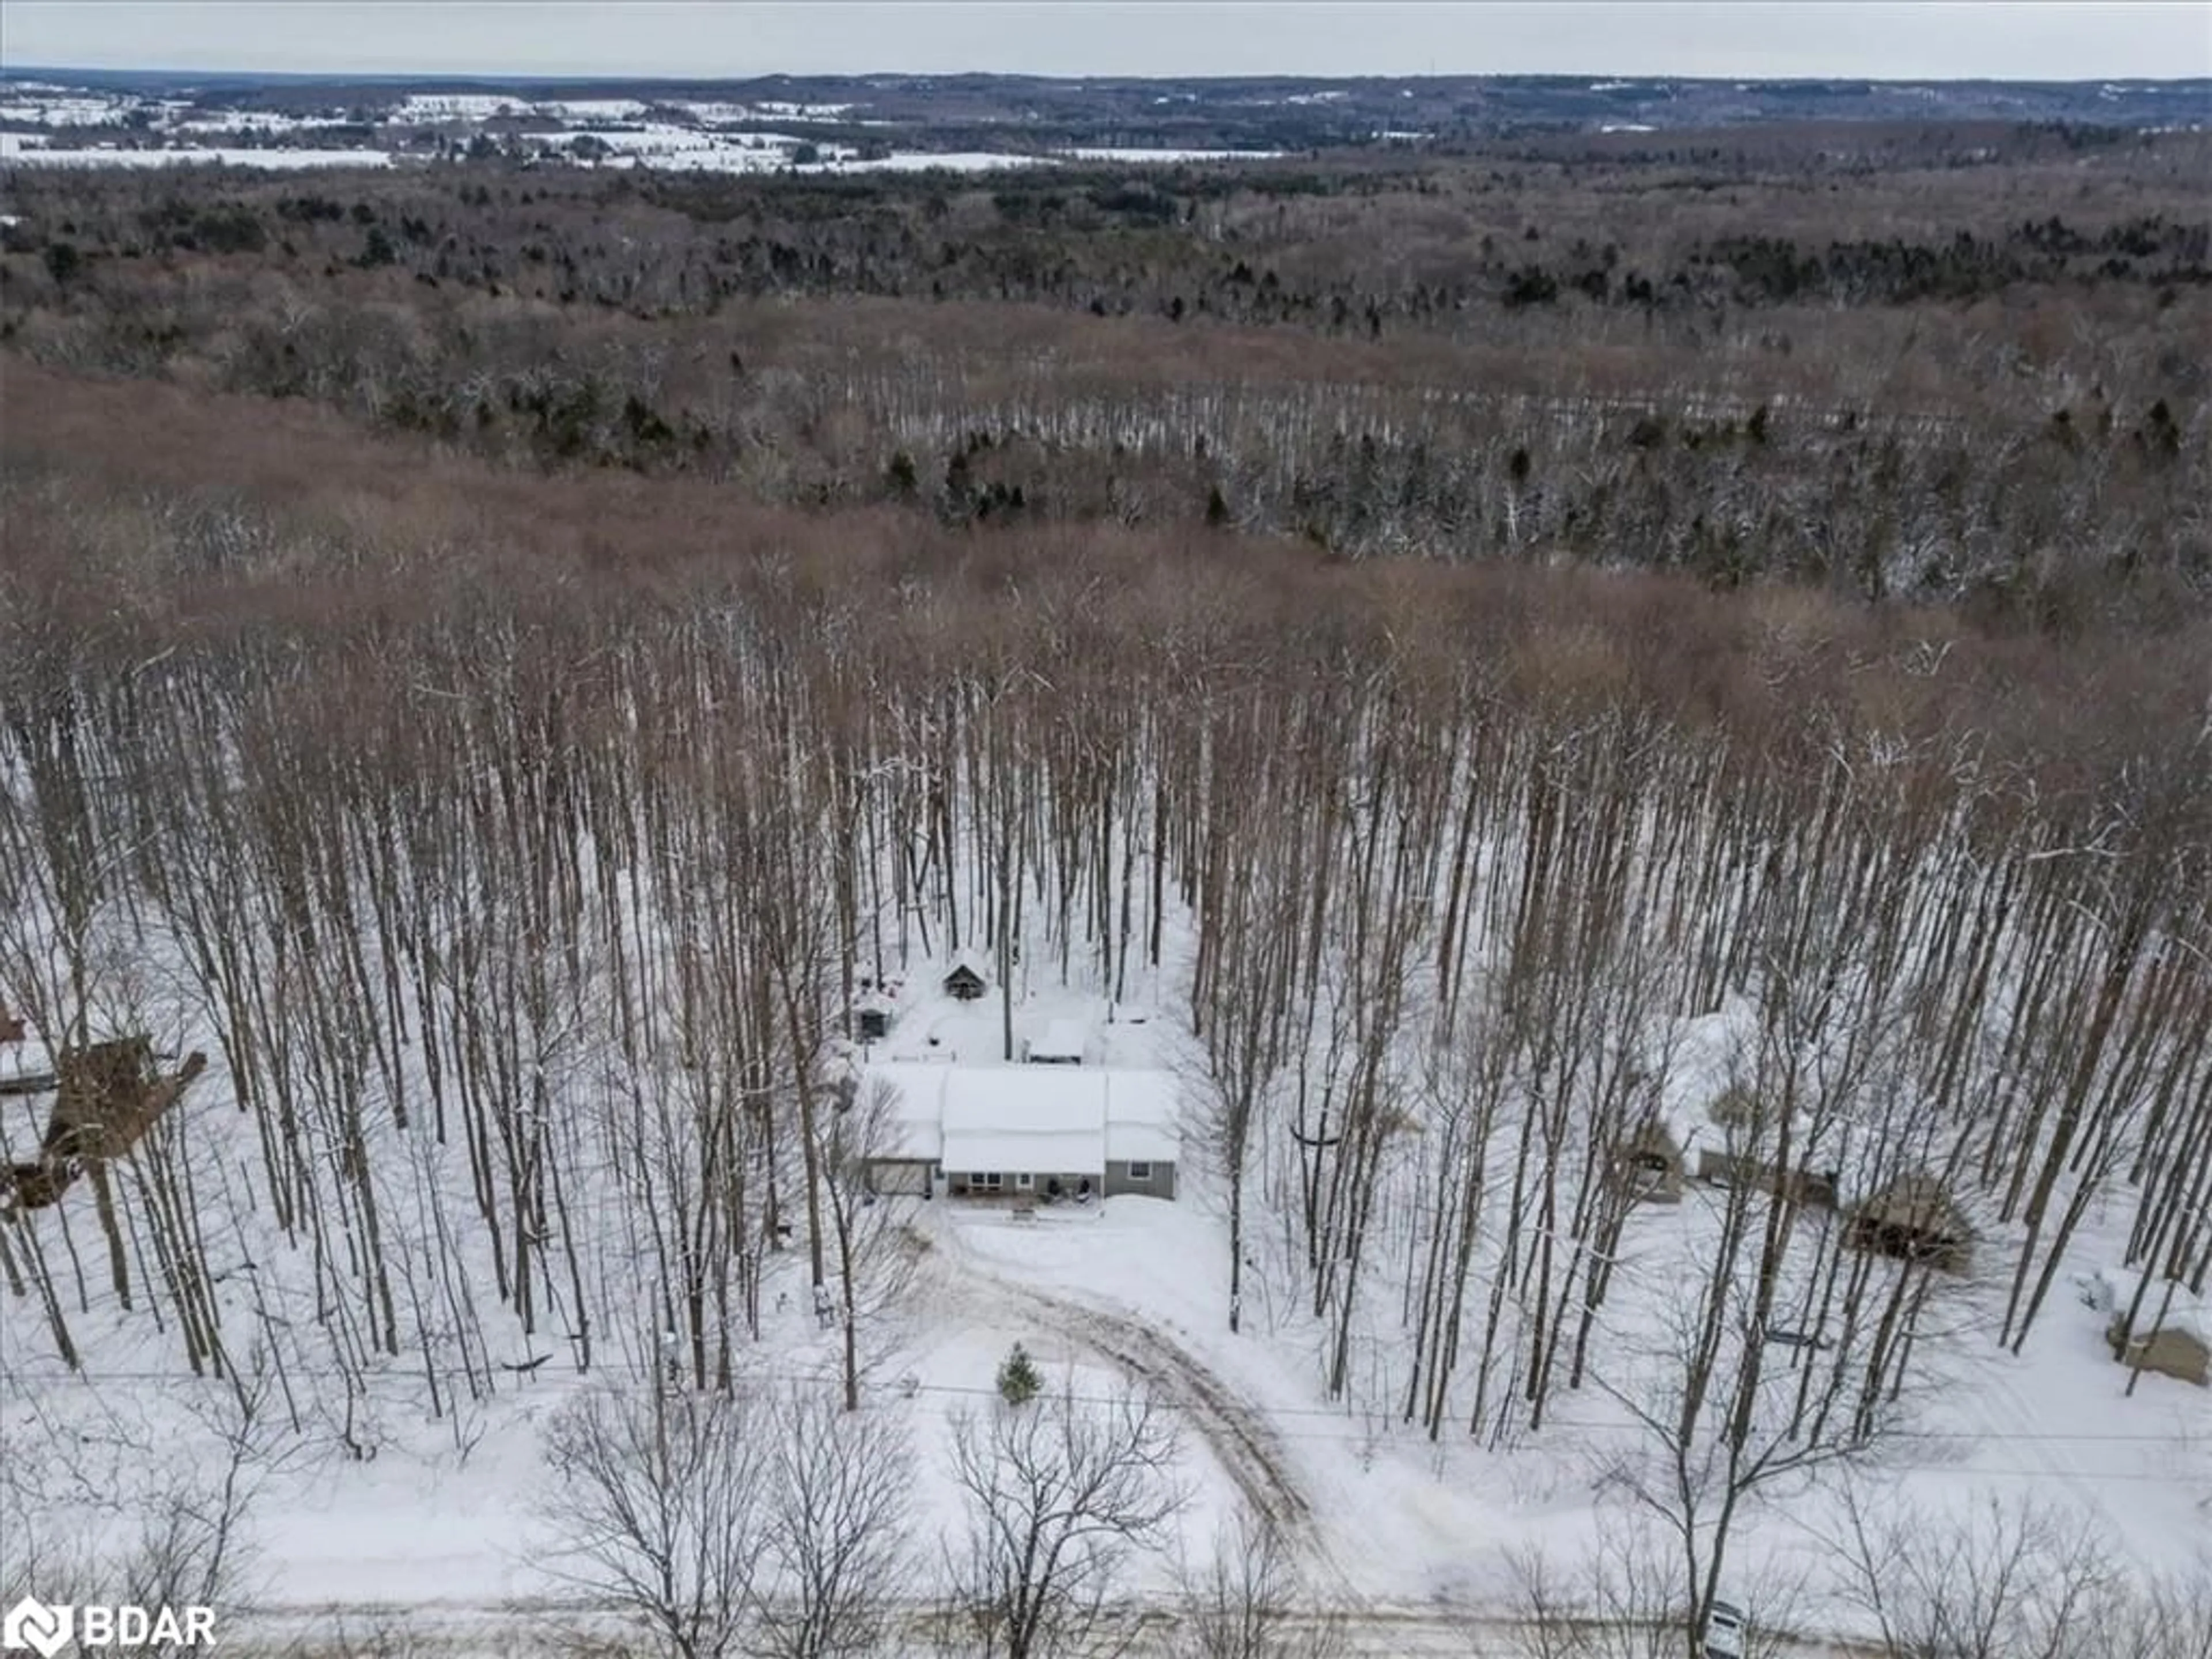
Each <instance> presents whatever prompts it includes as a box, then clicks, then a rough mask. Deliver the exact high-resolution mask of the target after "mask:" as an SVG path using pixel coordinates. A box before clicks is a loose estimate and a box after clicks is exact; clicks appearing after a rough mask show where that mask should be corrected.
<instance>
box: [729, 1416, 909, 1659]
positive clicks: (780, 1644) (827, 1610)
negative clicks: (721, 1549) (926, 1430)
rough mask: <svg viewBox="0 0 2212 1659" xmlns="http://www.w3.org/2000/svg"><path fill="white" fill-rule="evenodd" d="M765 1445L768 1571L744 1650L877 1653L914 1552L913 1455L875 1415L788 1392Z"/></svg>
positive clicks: (803, 1656) (800, 1654) (765, 1656)
mask: <svg viewBox="0 0 2212 1659" xmlns="http://www.w3.org/2000/svg"><path fill="white" fill-rule="evenodd" d="M768 1426H769V1436H770V1437H771V1439H772V1440H773V1442H774V1447H775V1449H774V1450H773V1451H772V1452H771V1453H770V1454H769V1469H768V1476H769V1498H768V1500H767V1502H768V1513H767V1517H766V1525H765V1530H764V1538H763V1541H764V1544H765V1547H766V1559H767V1561H768V1563H769V1565H770V1566H771V1567H772V1568H773V1570H774V1576H773V1578H772V1580H771V1582H770V1583H769V1584H768V1585H767V1586H765V1588H766V1589H767V1592H768V1593H767V1595H765V1596H764V1597H763V1601H762V1602H761V1607H760V1617H759V1620H758V1626H759V1628H758V1632H757V1634H756V1635H755V1636H754V1637H753V1638H751V1640H750V1643H749V1644H748V1651H750V1652H751V1653H754V1654H757V1655H759V1656H762V1659H858V1656H860V1655H864V1654H869V1653H873V1652H877V1651H878V1650H879V1644H880V1643H881V1641H882V1639H883V1637H884V1631H885V1628H886V1626H887V1624H888V1621H889V1618H890V1613H891V1610H892V1608H893V1607H894V1606H895V1604H896V1601H897V1598H898V1595H899V1594H900V1592H901V1590H902V1589H904V1588H905V1586H906V1584H907V1582H908V1578H907V1570H908V1567H909V1566H910V1565H912V1560H913V1555H912V1550H911V1547H910V1545H909V1543H908V1534H907V1521H908V1492H909V1491H910V1490H911V1487H912V1483H913V1467H912V1462H913V1460H912V1458H911V1456H910V1455H909V1454H908V1445H907V1440H906V1437H905V1434H904V1432H903V1431H902V1430H901V1429H900V1428H899V1427H898V1425H896V1424H895V1423H892V1422H890V1421H889V1420H887V1419H884V1418H881V1417H878V1416H872V1415H869V1414H867V1413H856V1412H839V1411H837V1410H835V1409H834V1408H833V1407H831V1405H830V1403H829V1401H825V1400H823V1399H820V1398H818V1397H813V1396H801V1395H792V1396H790V1397H789V1398H787V1400H785V1401H782V1402H781V1404H780V1405H779V1406H778V1407H777V1409H776V1412H775V1415H774V1417H773V1418H772V1419H771V1420H770V1422H769V1425H768Z"/></svg>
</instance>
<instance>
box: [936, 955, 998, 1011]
mask: <svg viewBox="0 0 2212 1659" xmlns="http://www.w3.org/2000/svg"><path fill="white" fill-rule="evenodd" d="M989 967H990V964H989V963H987V962H985V961H984V960H983V954H982V952H981V951H962V952H960V954H959V955H958V956H957V957H953V958H952V971H951V973H949V974H947V975H945V995H947V996H949V997H953V998H957V1000H960V1001H962V1002H974V1001H975V1000H977V999H978V998H980V997H981V995H982V994H983V993H984V992H986V991H987V990H989V989H990V988H991V975H990V972H989Z"/></svg>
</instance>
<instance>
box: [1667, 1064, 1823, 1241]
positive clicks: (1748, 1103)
mask: <svg viewBox="0 0 2212 1659" xmlns="http://www.w3.org/2000/svg"><path fill="white" fill-rule="evenodd" d="M1706 1115H1707V1116H1709V1117H1711V1119H1712V1121H1713V1122H1714V1123H1716V1124H1717V1125H1718V1126H1719V1127H1720V1128H1721V1130H1722V1132H1723V1136H1724V1139H1723V1142H1722V1144H1720V1145H1718V1146H1702V1147H1700V1148H1699V1151H1698V1179H1699V1180H1700V1181H1705V1182H1711V1183H1712V1184H1713V1185H1714V1186H1716V1187H1749V1188H1754V1189H1756V1190H1758V1191H1761V1192H1766V1193H1771V1194H1773V1195H1774V1196H1775V1197H1777V1198H1783V1199H1788V1200H1791V1201H1793V1202H1795V1203H1798V1204H1804V1205H1812V1206H1817V1207H1819V1208H1820V1209H1824V1210H1832V1209H1834V1208H1835V1207H1836V1200H1837V1181H1838V1173H1837V1171H1835V1170H1808V1169H1806V1168H1804V1167H1803V1166H1802V1164H1799V1165H1797V1166H1796V1167H1794V1168H1788V1169H1785V1168H1784V1166H1783V1165H1782V1164H1781V1163H1779V1162H1778V1161H1777V1160H1776V1159H1775V1158H1773V1157H1772V1156H1771V1153H1772V1147H1771V1146H1764V1145H1754V1144H1753V1143H1755V1142H1760V1141H1764V1140H1766V1139H1770V1138H1777V1137H1775V1126H1773V1125H1771V1124H1768V1125H1762V1124H1761V1123H1760V1122H1759V1106H1758V1101H1757V1100H1756V1098H1755V1097H1753V1095H1752V1093H1751V1092H1750V1091H1749V1090H1747V1089H1746V1088H1744V1087H1743V1086H1742V1085H1741V1084H1738V1085H1732V1086H1730V1087H1729V1088H1728V1089H1726V1090H1724V1091H1723V1092H1722V1093H1721V1095H1720V1096H1719V1097H1718V1098H1717V1099H1716V1100H1715V1101H1714V1102H1713V1103H1712V1105H1711V1107H1709V1108H1708V1109H1707V1111H1706Z"/></svg>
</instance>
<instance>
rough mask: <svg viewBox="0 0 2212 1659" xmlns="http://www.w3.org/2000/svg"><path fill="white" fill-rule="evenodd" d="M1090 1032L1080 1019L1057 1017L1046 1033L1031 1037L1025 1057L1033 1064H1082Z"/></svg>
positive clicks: (1025, 1050)
mask: <svg viewBox="0 0 2212 1659" xmlns="http://www.w3.org/2000/svg"><path fill="white" fill-rule="evenodd" d="M1089 1036H1090V1033H1089V1032H1088V1031H1087V1030H1085V1027H1084V1024H1083V1022H1082V1021H1081V1020H1079V1019H1056V1020H1054V1021H1053V1022H1052V1024H1049V1025H1048V1026H1046V1027H1045V1030H1044V1035H1043V1036H1041V1037H1032V1038H1030V1041H1029V1043H1028V1045H1027V1047H1026V1048H1024V1050H1023V1058H1024V1059H1025V1060H1028V1061H1029V1063H1030V1065H1032V1066H1080V1065H1082V1064H1083V1046H1084V1043H1085V1042H1086V1041H1087V1040H1088V1038H1089Z"/></svg>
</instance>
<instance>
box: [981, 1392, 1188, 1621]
mask: <svg viewBox="0 0 2212 1659" xmlns="http://www.w3.org/2000/svg"><path fill="white" fill-rule="evenodd" d="M952 1469H953V1474H954V1476H955V1478H956V1479H957V1481H958V1483H959V1485H960V1487H961V1489H962V1491H963V1492H964V1493H965V1494H966V1498H967V1504H968V1534H967V1537H966V1540H965V1541H964V1553H952V1554H951V1559H950V1560H949V1562H948V1566H949V1569H950V1575H951V1584H952V1601H953V1606H952V1608H951V1613H952V1622H953V1623H955V1624H956V1625H957V1626H959V1628H960V1629H961V1631H962V1633H963V1636H964V1638H965V1639H966V1644H967V1645H966V1646H965V1647H964V1649H963V1651H965V1652H967V1653H969V1654H972V1655H975V1656H978V1659H1048V1656H1054V1655H1061V1654H1079V1653H1082V1652H1085V1651H1086V1650H1088V1649H1089V1647H1090V1646H1091V1644H1092V1643H1093V1641H1094V1640H1095V1638H1097V1635H1098V1633H1099V1631H1100V1628H1101V1622H1102V1618H1103V1614H1104V1613H1105V1611H1106V1608H1107V1605H1108V1601H1109V1597H1110V1596H1111V1595H1112V1593H1113V1591H1114V1590H1115V1588H1116V1586H1117V1584H1118V1583H1119V1582H1120V1577H1121V1572H1122V1570H1123V1568H1124V1567H1125V1566H1126V1565H1127V1563H1128V1560H1129V1559H1130V1557H1131V1556H1133V1555H1134V1554H1137V1553H1143V1552H1148V1551H1154V1550H1158V1549H1159V1548H1161V1547H1163V1546H1164V1544H1165V1542H1166V1541H1167V1532H1168V1528H1169V1523H1170V1522H1171V1521H1172V1520H1173V1519H1174V1517H1175V1516H1176V1514H1177V1513H1178V1512H1179V1511H1180V1510H1182V1505H1183V1502H1184V1492H1183V1488H1182V1485H1181V1483H1180V1481H1179V1480H1178V1479H1177V1476H1176V1431H1175V1425H1174V1424H1173V1423H1172V1421H1171V1420H1170V1418H1169V1417H1168V1415H1167V1413H1165V1412H1164V1411H1163V1410H1162V1409H1161V1408H1160V1407H1158V1405H1157V1404H1156V1403H1155V1402H1154V1401H1152V1399H1151V1398H1150V1397H1149V1396H1148V1395H1138V1394H1121V1395H1115V1397H1114V1398H1112V1399H1111V1400H1109V1401H1105V1402H1103V1403H1101V1404H1093V1403H1091V1402H1089V1401H1084V1400H1079V1399H1078V1398H1077V1397H1076V1395H1075V1394H1074V1392H1073V1389H1063V1390H1062V1391H1061V1392H1060V1393H1059V1394H1057V1395H1047V1396H1044V1397H1042V1398H1040V1399H1038V1400H1036V1401H1032V1402H1031V1403H1030V1404H1029V1405H1027V1406H1022V1407H992V1408H990V1409H989V1410H987V1411H986V1412H984V1413H970V1414H968V1415H963V1416H962V1417H959V1418H957V1419H955V1420H954V1422H953V1425H952Z"/></svg>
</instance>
